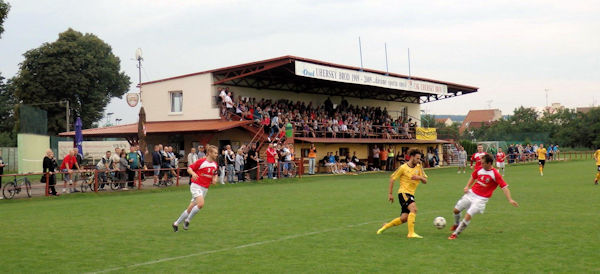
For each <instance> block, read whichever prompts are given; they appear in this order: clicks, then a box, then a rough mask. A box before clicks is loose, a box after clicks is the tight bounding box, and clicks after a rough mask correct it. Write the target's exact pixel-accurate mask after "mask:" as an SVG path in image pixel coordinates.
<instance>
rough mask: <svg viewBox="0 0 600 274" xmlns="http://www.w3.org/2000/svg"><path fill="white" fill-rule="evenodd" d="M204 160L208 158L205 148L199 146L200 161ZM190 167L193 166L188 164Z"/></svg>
mask: <svg viewBox="0 0 600 274" xmlns="http://www.w3.org/2000/svg"><path fill="white" fill-rule="evenodd" d="M203 158H206V153H204V146H203V145H199V146H198V159H203ZM194 163H195V161H194ZM192 164H193V163H192ZM188 165H191V164H188Z"/></svg>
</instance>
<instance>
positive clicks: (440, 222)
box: [433, 217, 446, 229]
mask: <svg viewBox="0 0 600 274" xmlns="http://www.w3.org/2000/svg"><path fill="white" fill-rule="evenodd" d="M433 226H435V227H437V228H438V229H442V228H444V227H445V226H446V219H444V217H435V219H433Z"/></svg>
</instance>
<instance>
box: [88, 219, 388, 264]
mask: <svg viewBox="0 0 600 274" xmlns="http://www.w3.org/2000/svg"><path fill="white" fill-rule="evenodd" d="M377 222H379V223H381V222H383V221H371V222H366V223H360V224H353V225H347V226H342V227H338V228H331V229H325V230H320V231H313V232H307V233H301V234H295V235H290V236H285V237H281V238H279V239H274V240H266V241H261V242H254V243H249V244H245V245H239V246H235V247H227V248H221V249H215V250H207V251H203V252H198V253H192V254H188V255H182V256H176V257H169V258H163V259H158V260H152V261H147V262H143V263H137V264H132V265H126V266H119V267H113V268H108V269H104V270H99V271H94V272H89V273H106V272H111V271H117V270H121V269H126V268H134V267H138V266H144V265H152V264H158V263H162V262H168V261H173V260H179V259H185V258H190V257H196V256H201V255H206V254H213V253H219V252H225V251H230V250H236V249H242V248H246V247H253V246H259V245H265V244H270V243H274V242H281V241H286V240H290V239H295V238H300V237H304V236H310V235H316V234H322V233H326V232H331V231H335V230H341V229H346V228H351V227H357V226H363V225H367V224H372V223H377Z"/></svg>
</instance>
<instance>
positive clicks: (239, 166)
mask: <svg viewBox="0 0 600 274" xmlns="http://www.w3.org/2000/svg"><path fill="white" fill-rule="evenodd" d="M235 172H236V173H237V175H238V178H237V179H238V182H243V181H244V151H243V150H242V149H241V148H240V149H238V150H237V154H236V155H235Z"/></svg>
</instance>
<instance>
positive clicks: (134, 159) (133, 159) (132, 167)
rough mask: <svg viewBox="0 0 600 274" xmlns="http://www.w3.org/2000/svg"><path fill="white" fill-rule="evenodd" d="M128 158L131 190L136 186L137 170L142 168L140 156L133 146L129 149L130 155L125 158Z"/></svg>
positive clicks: (128, 181) (128, 175) (128, 183)
mask: <svg viewBox="0 0 600 274" xmlns="http://www.w3.org/2000/svg"><path fill="white" fill-rule="evenodd" d="M125 157H127V163H128V168H127V185H128V186H129V187H131V188H133V187H134V185H135V183H134V182H135V173H136V170H137V169H139V168H140V155H139V154H138V153H137V151H136V149H135V146H131V147H130V148H129V153H127V155H126V156H125Z"/></svg>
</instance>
